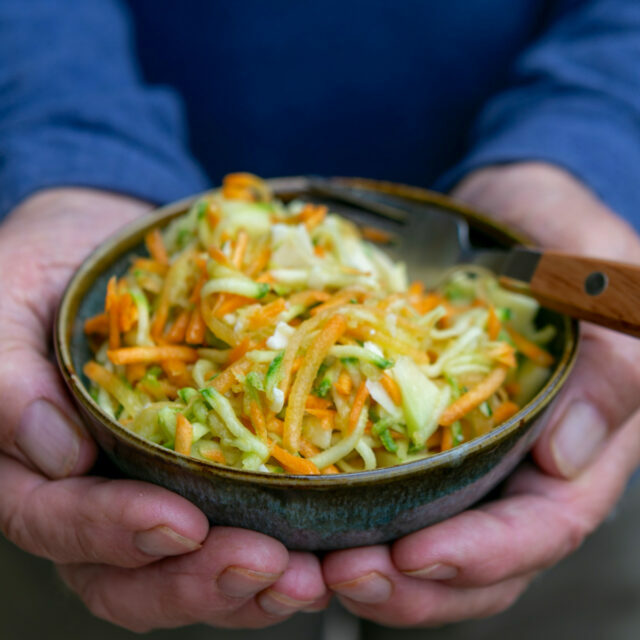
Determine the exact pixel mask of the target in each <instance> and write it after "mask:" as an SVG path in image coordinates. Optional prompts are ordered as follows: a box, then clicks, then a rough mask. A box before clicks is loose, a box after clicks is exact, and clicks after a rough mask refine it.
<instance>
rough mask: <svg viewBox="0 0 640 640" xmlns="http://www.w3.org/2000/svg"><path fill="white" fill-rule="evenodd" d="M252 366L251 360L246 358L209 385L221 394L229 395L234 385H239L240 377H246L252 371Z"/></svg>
mask: <svg viewBox="0 0 640 640" xmlns="http://www.w3.org/2000/svg"><path fill="white" fill-rule="evenodd" d="M252 364H253V363H252V362H251V360H249V359H248V358H246V357H242V358H240V359H239V360H236V361H235V362H234V363H233V364H232V365H230V366H228V367H227V368H226V369H225V370H224V371H223V372H222V373H220V374H219V375H217V376H216V377H215V378H214V379H213V380H212V381H211V382H210V383H209V384H210V386H212V387H214V388H215V389H217V390H218V391H219V392H220V393H227V391H229V390H230V389H231V387H233V385H234V384H237V382H238V377H239V376H243V375H245V374H246V373H247V372H248V371H249V369H251V366H252Z"/></svg>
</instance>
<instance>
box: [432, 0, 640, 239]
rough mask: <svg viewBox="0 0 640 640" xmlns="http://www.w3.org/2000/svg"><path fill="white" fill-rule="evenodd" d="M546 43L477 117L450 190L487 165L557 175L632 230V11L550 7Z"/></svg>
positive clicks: (638, 193)
mask: <svg viewBox="0 0 640 640" xmlns="http://www.w3.org/2000/svg"><path fill="white" fill-rule="evenodd" d="M556 5H557V6H556V11H555V12H554V14H553V15H552V16H551V17H550V20H549V26H548V28H547V29H546V31H545V32H544V34H543V35H542V36H541V37H540V38H539V39H538V40H537V41H536V42H535V43H534V44H533V45H532V46H531V47H529V48H528V49H527V50H526V51H525V52H524V53H523V54H522V55H521V56H520V57H519V58H518V60H517V61H516V62H515V64H514V67H513V72H512V74H511V78H510V83H509V86H508V87H507V88H506V89H505V90H504V91H502V92H501V93H499V94H498V95H496V96H494V97H493V98H492V99H491V100H490V101H489V102H488V103H487V104H486V106H485V108H484V109H483V110H482V112H481V114H480V116H479V118H478V120H477V123H476V126H475V128H474V132H473V136H472V140H471V144H470V148H469V152H468V154H467V155H466V157H465V158H464V159H463V160H462V161H461V163H460V164H458V165H457V166H456V167H455V168H454V169H453V170H451V171H450V172H449V173H448V174H447V175H445V176H444V177H443V178H442V179H441V181H440V182H439V185H438V186H439V187H440V188H442V189H448V188H450V187H452V186H453V185H455V183H456V182H458V181H459V180H460V179H461V178H462V177H463V176H464V175H465V174H467V173H469V172H470V171H473V170H474V169H478V168H480V167H483V166H486V165H492V164H501V163H510V162H517V161H523V160H540V161H546V162H550V163H554V164H556V165H559V166H562V167H563V168H565V169H567V170H568V171H570V172H571V173H573V174H574V175H575V176H576V177H578V178H579V179H580V180H582V181H583V182H584V183H586V184H587V185H589V186H590V187H591V188H592V189H593V190H594V191H595V192H596V193H597V194H598V195H599V196H600V197H601V198H602V200H603V201H604V202H606V203H607V204H608V205H609V206H610V207H612V208H613V209H614V210H616V211H617V212H618V213H620V214H622V215H623V216H625V217H626V218H627V219H629V220H630V221H632V222H634V223H635V224H636V225H637V226H640V179H639V175H640V174H639V170H640V2H638V0H571V1H568V0H565V1H563V2H557V3H556Z"/></svg>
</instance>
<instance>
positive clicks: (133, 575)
mask: <svg viewBox="0 0 640 640" xmlns="http://www.w3.org/2000/svg"><path fill="white" fill-rule="evenodd" d="M288 559H289V558H288V553H287V550H286V549H285V548H284V546H283V545H282V544H281V543H280V542H278V541H277V540H274V539H273V538H269V537H268V536H265V535H263V534H260V533H256V532H253V531H248V530H245V529H233V528H228V527H214V528H213V529H212V530H211V531H210V532H209V535H208V537H207V539H206V540H205V542H204V544H203V546H202V548H201V549H200V550H198V551H196V552H194V553H192V554H190V555H187V556H182V557H180V558H171V559H166V560H163V561H161V562H157V563H155V564H152V565H149V566H146V567H142V568H140V569H118V568H114V567H104V566H99V565H63V566H60V567H58V571H59V572H60V575H61V576H62V578H63V580H64V581H65V582H66V583H67V584H68V585H69V586H70V587H71V588H72V589H73V590H74V591H76V592H77V593H78V594H79V595H80V597H81V598H82V600H83V601H84V603H85V604H86V605H87V607H88V608H89V610H90V611H91V612H92V613H93V614H94V615H96V616H97V617H99V618H103V619H105V620H108V621H109V622H112V623H114V624H117V625H120V626H123V627H126V628H128V629H131V630H133V631H137V632H144V631H149V630H151V629H153V628H165V627H178V626H182V625H186V624H193V623H196V622H206V623H209V624H213V625H215V626H224V627H233V626H245V627H248V626H259V625H260V624H264V625H267V624H272V623H273V617H268V616H267V615H266V614H265V613H264V612H262V611H261V610H260V611H259V610H257V608H254V609H253V610H247V612H246V613H245V615H244V616H243V617H241V618H240V619H239V620H237V619H236V618H235V617H234V613H235V612H236V611H238V610H239V609H240V608H241V607H243V606H244V605H245V604H246V603H247V602H248V601H250V600H251V599H252V598H253V597H254V596H255V595H256V594H257V593H259V592H260V591H263V590H264V589H267V588H268V587H270V586H271V585H272V584H274V583H275V582H276V581H277V580H278V579H279V578H280V576H282V575H283V574H284V572H285V571H286V569H287V563H288Z"/></svg>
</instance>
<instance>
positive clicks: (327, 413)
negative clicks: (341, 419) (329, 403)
mask: <svg viewBox="0 0 640 640" xmlns="http://www.w3.org/2000/svg"><path fill="white" fill-rule="evenodd" d="M304 411H305V413H308V414H309V415H312V416H315V417H316V418H325V417H327V418H333V417H334V416H335V415H336V412H335V411H333V410H332V409H312V408H310V407H305V409H304Z"/></svg>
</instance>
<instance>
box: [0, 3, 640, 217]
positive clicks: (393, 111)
mask: <svg viewBox="0 0 640 640" xmlns="http://www.w3.org/2000/svg"><path fill="white" fill-rule="evenodd" d="M186 122H188V124H189V132H187V129H186V127H185V123H186ZM525 159H537V160H544V161H548V162H552V163H555V164H558V165H560V166H562V167H565V168H566V169H568V170H569V171H571V172H572V173H573V174H575V175H576V176H577V177H578V178H580V179H581V180H582V181H584V182H585V183H586V184H587V185H589V186H590V187H591V188H592V189H593V190H594V191H595V192H596V193H597V194H598V195H599V196H600V197H601V198H602V199H603V200H604V201H605V202H606V203H607V204H609V206H611V207H612V208H613V209H615V210H616V211H618V212H619V213H621V214H622V215H624V216H625V217H627V219H629V220H631V221H632V222H633V223H634V224H636V226H639V227H640V179H638V167H640V2H638V1H637V0H555V1H553V0H547V1H543V0H446V1H443V0H404V1H402V2H397V1H395V0H386V1H383V0H340V1H337V0H324V1H322V2H313V3H312V2H300V1H299V0H269V2H264V1H263V0H233V2H214V1H212V0H187V1H183V2H180V3H177V2H161V1H159V0H131V1H130V2H126V3H125V2H118V1H117V0H65V2H52V1H51V0H30V1H29V2H24V0H2V1H1V2H0V215H1V214H2V213H5V212H7V211H8V210H10V209H11V208H12V207H13V206H15V205H16V204H17V203H18V202H19V201H20V200H21V199H22V198H24V197H26V196H27V195H28V194H30V193H32V192H33V191H35V190H37V189H41V188H44V187H49V186H59V185H84V186H93V187H98V188H103V189H109V190H113V191H118V192H124V193H128V194H131V195H134V196H137V197H140V198H144V199H147V200H150V201H153V202H156V203H162V202H167V201H170V200H174V199H177V198H179V197H181V196H183V195H186V194H189V193H192V192H195V191H199V190H202V189H204V188H206V187H208V186H209V185H210V184H212V183H213V184H215V183H217V182H218V181H219V180H220V178H221V176H222V175H223V174H224V173H226V172H229V171H237V170H247V171H252V172H255V173H258V174H260V175H262V176H267V177H268V176H275V175H290V174H302V173H320V174H326V175H360V176H366V177H374V178H387V179H391V180H398V181H403V182H409V183H413V184H417V185H425V186H435V187H437V188H440V189H448V188H450V187H451V186H452V185H453V184H455V182H456V181H457V180H459V179H460V178H461V177H462V176H463V175H464V174H465V173H467V172H468V171H470V170H472V169H474V168H477V167H480V166H483V165H487V164H495V163H505V162H513V161H518V160H525Z"/></svg>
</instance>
